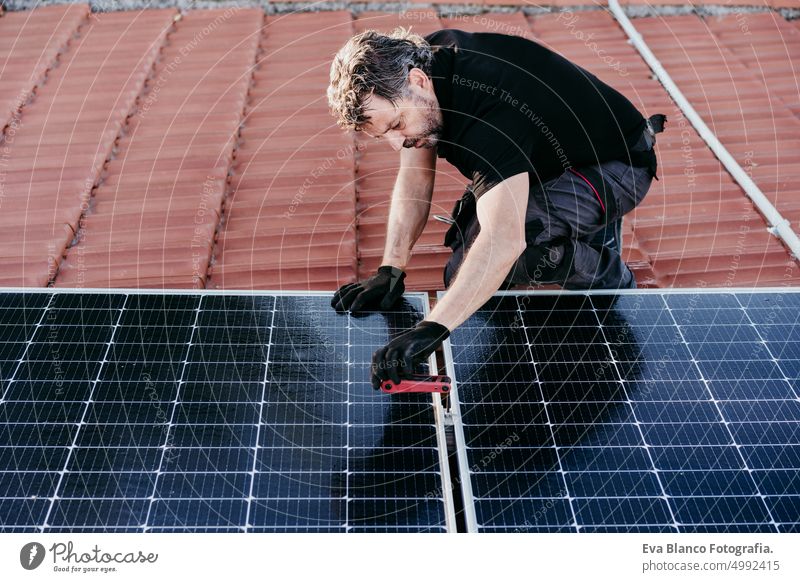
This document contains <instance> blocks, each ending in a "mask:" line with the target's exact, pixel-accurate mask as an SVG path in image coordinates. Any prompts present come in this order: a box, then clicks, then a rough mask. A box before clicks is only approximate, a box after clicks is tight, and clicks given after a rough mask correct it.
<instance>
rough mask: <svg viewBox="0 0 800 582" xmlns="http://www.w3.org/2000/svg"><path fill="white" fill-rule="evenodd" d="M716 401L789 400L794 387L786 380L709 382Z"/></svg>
mask: <svg viewBox="0 0 800 582" xmlns="http://www.w3.org/2000/svg"><path fill="white" fill-rule="evenodd" d="M708 388H709V390H710V391H711V394H713V396H714V399H715V400H788V399H791V398H794V393H793V392H792V386H791V385H790V384H789V383H788V382H786V381H784V380H752V379H747V380H709V382H708Z"/></svg>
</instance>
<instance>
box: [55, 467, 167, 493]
mask: <svg viewBox="0 0 800 582" xmlns="http://www.w3.org/2000/svg"><path fill="white" fill-rule="evenodd" d="M155 484H156V474H155V473H129V472H122V471H118V472H114V473H66V474H65V475H64V479H63V480H62V481H61V487H59V490H58V495H59V497H62V498H78V499H80V498H87V497H91V498H93V499H95V498H118V499H134V498H138V499H142V498H146V497H149V496H150V495H152V493H153V490H154V488H155Z"/></svg>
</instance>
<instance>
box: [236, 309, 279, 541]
mask: <svg viewBox="0 0 800 582" xmlns="http://www.w3.org/2000/svg"><path fill="white" fill-rule="evenodd" d="M277 309H278V306H277V303H273V305H272V318H271V319H270V323H269V339H268V344H267V353H266V357H267V365H266V366H264V378H263V380H262V382H263V387H262V391H261V402H260V404H259V410H258V418H259V423H258V425H257V428H256V438H255V450H254V451H253V469H252V471H251V474H250V488H249V490H248V493H247V514H246V515H245V520H244V528H243V529H244V531H245V532H246V531H248V530H249V529H252V527H253V526H252V524H251V523H250V519H251V515H252V509H253V499H254V496H253V493H254V487H255V482H256V477H255V476H256V471H257V468H258V447H259V442H260V440H259V437H260V435H261V422H260V420H261V419H262V418H263V416H264V402H266V400H267V373H268V372H267V371H268V369H269V356H270V352H271V350H272V331H273V329H274V327H275V312H276V311H277Z"/></svg>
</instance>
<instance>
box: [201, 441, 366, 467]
mask: <svg viewBox="0 0 800 582" xmlns="http://www.w3.org/2000/svg"><path fill="white" fill-rule="evenodd" d="M381 454H382V453H376V455H381ZM346 462H347V450H346V449H345V448H344V447H338V448H336V447H330V448H322V447H320V448H316V449H297V448H292V447H286V448H273V449H260V450H259V451H258V459H257V462H256V470H257V471H280V472H286V471H288V472H297V471H326V472H333V471H338V470H341V469H343V468H344V467H345V466H346ZM250 464H251V465H252V462H251V463H250ZM248 469H249V467H246V468H242V469H239V470H248ZM211 470H218V469H211Z"/></svg>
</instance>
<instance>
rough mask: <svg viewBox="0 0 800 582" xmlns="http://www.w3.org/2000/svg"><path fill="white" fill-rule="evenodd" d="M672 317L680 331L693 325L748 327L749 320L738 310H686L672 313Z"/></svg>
mask: <svg viewBox="0 0 800 582" xmlns="http://www.w3.org/2000/svg"><path fill="white" fill-rule="evenodd" d="M671 313H672V317H673V318H674V319H675V323H677V324H678V325H679V326H680V327H681V329H683V328H684V327H687V326H693V325H707V326H712V325H714V326H716V325H741V326H748V325H750V320H749V319H748V317H747V314H746V313H745V312H744V311H742V310H741V309H739V308H735V309H724V308H723V309H686V310H680V311H672V312H671Z"/></svg>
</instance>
